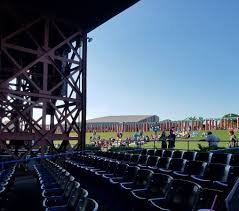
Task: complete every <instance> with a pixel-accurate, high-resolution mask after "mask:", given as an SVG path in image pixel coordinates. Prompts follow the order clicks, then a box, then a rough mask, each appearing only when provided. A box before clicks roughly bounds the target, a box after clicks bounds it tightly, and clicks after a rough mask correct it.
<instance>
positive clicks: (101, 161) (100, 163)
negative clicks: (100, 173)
mask: <svg viewBox="0 0 239 211" xmlns="http://www.w3.org/2000/svg"><path fill="white" fill-rule="evenodd" d="M104 161H105V160H104V159H101V158H100V159H99V160H98V161H97V163H96V165H95V168H99V169H101V168H103V165H104Z"/></svg>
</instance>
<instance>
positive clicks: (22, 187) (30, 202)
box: [7, 170, 43, 211]
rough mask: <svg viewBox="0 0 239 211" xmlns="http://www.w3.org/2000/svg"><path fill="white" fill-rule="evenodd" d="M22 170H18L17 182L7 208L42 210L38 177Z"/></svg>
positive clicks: (13, 210) (12, 210)
mask: <svg viewBox="0 0 239 211" xmlns="http://www.w3.org/2000/svg"><path fill="white" fill-rule="evenodd" d="M20 171H21V170H17V172H16V175H17V177H16V182H15V184H14V186H13V190H12V192H11V194H10V198H9V204H8V209H7V210H9V211H16V210H24V211H42V210H43V209H42V206H41V202H42V198H41V192H40V188H39V185H38V184H37V180H36V178H34V177H33V176H31V175H29V174H27V173H25V174H24V173H23V172H20ZM19 174H20V175H19Z"/></svg>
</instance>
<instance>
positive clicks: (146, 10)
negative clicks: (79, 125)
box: [87, 0, 239, 120]
mask: <svg viewBox="0 0 239 211" xmlns="http://www.w3.org/2000/svg"><path fill="white" fill-rule="evenodd" d="M238 9H239V1H238V0H141V1H140V2H139V3H137V4H136V5H134V6H133V7H131V8H129V9H128V10H126V11H124V12H123V13H121V14H120V15H118V16H116V17H114V18H113V19H111V20H110V21H108V22H107V23H105V24H103V25H102V26H100V27H99V28H97V29H96V30H94V31H92V32H91V33H90V34H89V36H90V37H92V38H93V41H92V42H91V43H89V47H88V100H87V109H88V111H87V118H88V119H89V118H94V117H99V116H105V115H123V114H124V115H130V114H131V115H134V114H157V115H159V116H160V118H161V119H166V118H170V119H174V120H176V119H183V118H185V117H188V116H203V117H221V116H222V115H223V114H225V113H239V106H238V105H239V98H238V95H237V94H238V89H239V80H238V79H239V12H238Z"/></svg>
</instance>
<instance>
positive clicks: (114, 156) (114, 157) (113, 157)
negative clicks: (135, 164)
mask: <svg viewBox="0 0 239 211" xmlns="http://www.w3.org/2000/svg"><path fill="white" fill-rule="evenodd" d="M118 154H119V153H118V152H114V153H113V155H112V157H111V159H113V160H115V159H117V157H118Z"/></svg>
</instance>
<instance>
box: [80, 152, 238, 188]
mask: <svg viewBox="0 0 239 211" xmlns="http://www.w3.org/2000/svg"><path fill="white" fill-rule="evenodd" d="M122 155H123V156H122ZM97 158H105V159H106V160H117V161H119V162H122V163H126V164H128V165H130V166H132V165H137V166H139V167H140V168H145V169H150V170H152V171H154V172H158V173H165V174H169V175H171V176H174V177H175V178H178V179H187V180H192V181H195V182H197V183H199V184H200V185H201V186H203V187H207V188H212V187H213V188H215V187H216V188H218V189H220V190H226V189H228V188H231V186H232V185H233V184H234V182H235V180H236V178H237V177H238V176H239V166H229V165H226V164H220V163H207V162H204V161H200V160H186V159H181V158H169V157H162V158H160V157H156V156H149V155H138V154H128V153H119V154H118V158H117V159H114V158H113V157H112V158H108V157H99V156H97ZM78 161H79V162H80V163H87V164H88V165H93V166H94V165H95V162H97V159H92V157H89V156H80V157H79V158H78Z"/></svg>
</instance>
